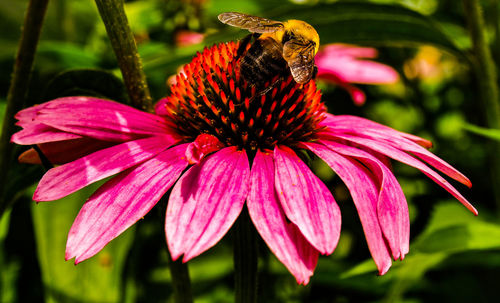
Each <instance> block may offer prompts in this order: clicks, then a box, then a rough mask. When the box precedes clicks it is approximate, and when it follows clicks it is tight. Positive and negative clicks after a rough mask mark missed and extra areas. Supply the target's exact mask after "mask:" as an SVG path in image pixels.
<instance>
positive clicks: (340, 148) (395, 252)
mask: <svg viewBox="0 0 500 303" xmlns="http://www.w3.org/2000/svg"><path fill="white" fill-rule="evenodd" d="M319 142H320V143H321V144H323V145H325V146H327V147H328V148H329V149H331V150H333V151H335V152H337V153H339V154H341V155H344V156H347V157H353V158H356V159H358V160H359V161H360V162H362V163H363V164H364V165H365V166H367V167H368V168H370V170H371V171H372V173H374V175H375V177H376V179H377V180H378V183H379V184H377V185H378V186H379V196H378V202H377V215H378V220H379V222H380V227H381V228H382V231H383V233H384V236H385V238H386V240H387V242H388V245H389V247H390V249H391V252H392V256H393V258H394V259H403V258H404V256H405V255H406V254H407V253H408V250H409V243H410V219H409V213H408V204H407V203H406V198H405V196H404V194H403V191H402V190H401V186H400V185H399V183H398V182H397V180H396V178H395V177H394V175H393V174H392V172H391V170H390V169H389V168H387V166H385V165H384V164H383V163H382V162H381V161H380V160H378V159H377V158H376V157H374V156H373V155H370V154H369V153H367V152H365V151H363V150H360V149H357V148H354V147H351V146H347V145H343V144H340V143H337V142H333V141H326V140H320V141H319ZM358 186H360V185H358Z"/></svg>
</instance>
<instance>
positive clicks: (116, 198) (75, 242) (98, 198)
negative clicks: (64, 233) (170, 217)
mask: <svg viewBox="0 0 500 303" xmlns="http://www.w3.org/2000/svg"><path fill="white" fill-rule="evenodd" d="M186 148H187V144H182V145H178V146H176V147H173V148H171V149H168V150H166V151H163V152H161V153H159V154H158V155H157V156H156V157H154V158H152V159H150V160H148V161H146V162H144V163H142V164H140V165H138V166H134V167H132V168H129V169H128V170H127V171H125V172H124V173H122V174H120V175H119V176H117V177H115V178H113V179H111V180H110V181H108V182H107V183H106V184H104V185H103V186H101V187H100V188H99V189H98V190H97V191H96V192H95V193H94V194H93V195H92V196H91V197H90V198H89V200H88V201H87V202H86V203H85V204H84V205H83V207H82V209H81V210H80V212H79V213H78V216H77V217H76V219H75V222H73V226H71V230H70V231H69V235H68V242H67V244H66V260H69V259H72V258H74V257H76V258H75V263H80V262H81V261H84V260H86V259H88V258H90V257H92V256H93V255H95V254H96V253H97V252H99V251H100V250H101V249H102V248H103V247H104V246H105V245H106V244H108V243H109V242H110V241H111V240H113V239H114V238H116V237H117V236H118V235H120V234H121V233H122V232H123V231H125V230H126V229H127V228H129V227H130V226H131V225H133V224H134V223H135V222H137V221H138V220H140V219H141V218H142V217H144V216H145V215H146V214H147V213H148V212H149V211H150V210H151V208H153V206H154V205H155V204H156V203H157V202H158V201H159V200H160V198H161V197H162V196H163V195H164V194H165V193H166V192H167V190H168V189H169V188H170V187H171V186H172V185H173V184H174V182H175V181H176V180H177V178H178V177H179V176H180V174H181V173H182V171H183V170H184V169H185V168H186V167H187V165H188V163H187V161H186V160H185V159H184V153H185V152H186Z"/></svg>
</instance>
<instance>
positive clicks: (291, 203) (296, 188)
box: [274, 146, 341, 255]
mask: <svg viewBox="0 0 500 303" xmlns="http://www.w3.org/2000/svg"><path fill="white" fill-rule="evenodd" d="M274 160H275V167H276V173H275V176H276V179H275V184H276V191H277V194H278V197H279V200H280V202H281V205H282V207H283V210H284V211H285V214H286V217H287V218H288V219H289V220H290V221H292V222H293V223H295V225H297V227H298V228H299V229H300V231H301V232H302V234H303V235H304V237H305V238H306V239H307V240H308V241H309V242H310V243H311V244H312V245H313V246H314V247H315V248H316V249H317V250H319V252H320V253H322V254H327V255H329V254H331V253H332V252H333V251H334V249H335V247H336V246H337V242H338V240H339V237H340V222H341V217H340V210H339V207H338V206H337V203H336V202H335V200H334V198H333V196H332V194H331V193H330V191H329V190H328V188H326V186H325V185H324V184H323V182H321V180H319V178H318V177H316V176H315V175H314V174H313V173H312V172H311V170H310V169H309V167H307V165H306V164H305V163H304V162H303V161H302V160H301V159H300V158H299V157H298V156H297V155H296V154H295V153H294V152H293V151H292V150H291V149H290V148H288V147H285V146H276V147H275V149H274Z"/></svg>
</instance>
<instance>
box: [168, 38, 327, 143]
mask: <svg viewBox="0 0 500 303" xmlns="http://www.w3.org/2000/svg"><path fill="white" fill-rule="evenodd" d="M238 45H239V43H237V42H229V43H224V44H219V45H215V46H212V47H210V48H206V49H205V50H204V51H203V52H202V53H198V54H197V55H196V56H195V57H194V59H193V60H192V61H191V63H189V64H187V65H185V66H184V69H183V72H182V73H180V74H179V75H177V77H176V83H175V84H174V85H173V86H172V87H171V94H170V96H168V97H166V98H165V99H163V100H162V101H161V103H160V104H161V106H164V108H163V109H162V110H161V112H163V113H166V116H167V118H168V119H169V120H171V121H172V122H173V123H174V124H175V127H176V128H177V130H178V132H179V134H181V135H183V136H184V137H185V138H186V141H192V140H194V139H195V138H196V137H197V136H198V135H200V134H204V133H205V134H211V135H214V136H216V137H217V138H218V139H219V140H220V141H221V142H222V143H224V144H226V145H227V146H238V147H240V148H244V149H247V150H256V149H257V148H259V149H272V148H274V146H275V145H276V144H284V145H288V146H295V145H296V144H297V143H298V142H301V141H302V142H303V141H310V140H311V139H313V137H314V134H315V133H316V132H317V131H318V130H319V129H318V123H319V122H321V121H322V120H323V119H324V116H325V115H324V113H325V106H324V105H323V103H322V102H321V93H320V91H319V90H318V89H317V88H316V84H315V82H314V81H313V80H311V81H309V82H308V83H306V84H303V85H302V84H298V83H296V82H295V81H294V80H293V78H292V76H291V75H290V73H289V72H286V73H285V74H284V75H277V76H276V77H274V78H273V79H270V80H269V82H268V83H266V84H265V85H264V86H263V87H264V89H261V88H256V86H254V85H251V84H250V83H248V82H247V81H246V80H245V79H243V77H242V76H241V75H240V70H239V61H240V60H241V56H240V57H239V58H237V53H238Z"/></svg>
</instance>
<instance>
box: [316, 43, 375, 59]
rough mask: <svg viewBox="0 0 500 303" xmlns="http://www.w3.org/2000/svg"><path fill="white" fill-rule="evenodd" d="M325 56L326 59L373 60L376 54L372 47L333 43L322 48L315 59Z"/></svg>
mask: <svg viewBox="0 0 500 303" xmlns="http://www.w3.org/2000/svg"><path fill="white" fill-rule="evenodd" d="M318 55H320V56H326V57H342V56H347V57H360V58H375V57H377V55H378V52H377V50H376V49H375V48H373V47H359V46H356V45H349V44H341V43H334V44H329V45H326V46H324V47H323V49H321V50H320V51H319V52H318V54H316V57H317V56H318Z"/></svg>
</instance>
